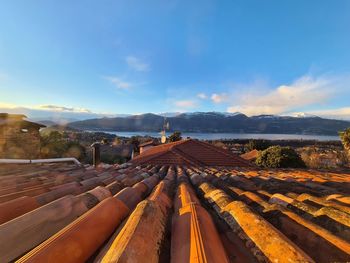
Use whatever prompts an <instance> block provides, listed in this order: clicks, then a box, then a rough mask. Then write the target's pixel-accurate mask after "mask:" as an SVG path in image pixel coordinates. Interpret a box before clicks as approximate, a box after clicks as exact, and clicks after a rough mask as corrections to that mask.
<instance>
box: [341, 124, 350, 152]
mask: <svg viewBox="0 0 350 263" xmlns="http://www.w3.org/2000/svg"><path fill="white" fill-rule="evenodd" d="M339 136H340V139H341V142H342V144H343V146H344V149H345V150H346V151H347V153H348V154H349V155H350V128H347V129H346V130H345V131H343V132H340V133H339Z"/></svg>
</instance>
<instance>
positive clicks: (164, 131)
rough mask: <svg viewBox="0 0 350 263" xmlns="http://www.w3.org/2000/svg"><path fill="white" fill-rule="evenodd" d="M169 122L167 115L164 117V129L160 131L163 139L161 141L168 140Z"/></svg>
mask: <svg viewBox="0 0 350 263" xmlns="http://www.w3.org/2000/svg"><path fill="white" fill-rule="evenodd" d="M169 127H170V126H169V122H166V117H164V122H163V129H162V131H161V132H160V134H161V139H160V141H161V142H162V143H165V142H166V130H169Z"/></svg>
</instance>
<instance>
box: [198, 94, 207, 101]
mask: <svg viewBox="0 0 350 263" xmlns="http://www.w3.org/2000/svg"><path fill="white" fill-rule="evenodd" d="M197 97H198V98H200V99H202V100H205V99H207V98H208V96H207V95H206V94H205V93H198V94H197Z"/></svg>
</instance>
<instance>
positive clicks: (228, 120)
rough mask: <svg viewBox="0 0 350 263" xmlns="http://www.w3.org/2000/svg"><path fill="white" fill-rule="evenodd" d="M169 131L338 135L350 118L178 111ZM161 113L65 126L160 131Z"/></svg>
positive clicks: (162, 119) (84, 128)
mask: <svg viewBox="0 0 350 263" xmlns="http://www.w3.org/2000/svg"><path fill="white" fill-rule="evenodd" d="M166 120H167V122H169V124H170V130H171V131H182V132H216V133H217V132H225V133H271V134H277V133H279V134H314V135H337V134H338V131H341V130H344V129H345V128H348V127H350V122H348V121H341V120H332V119H323V118H320V117H303V118H299V117H290V116H275V115H259V116H252V117H248V116H246V115H244V114H242V113H235V114H226V113H220V112H195V113H181V114H179V115H176V116H174V117H167V118H166ZM163 124H164V117H163V116H160V115H156V114H152V113H147V114H141V115H132V116H127V117H115V118H99V119H90V120H83V121H76V122H72V123H69V124H68V126H69V127H72V128H77V129H82V130H105V131H147V132H156V131H160V130H161V129H162V127H163Z"/></svg>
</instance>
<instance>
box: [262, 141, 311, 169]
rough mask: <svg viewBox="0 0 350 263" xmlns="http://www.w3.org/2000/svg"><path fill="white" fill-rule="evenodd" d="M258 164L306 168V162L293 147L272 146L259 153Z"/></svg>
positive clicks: (271, 166) (273, 166)
mask: <svg viewBox="0 0 350 263" xmlns="http://www.w3.org/2000/svg"><path fill="white" fill-rule="evenodd" d="M256 164H257V165H258V166H261V167H268V168H288V167H290V168H304V167H305V163H304V161H303V160H302V159H301V157H300V155H299V154H298V153H297V152H296V151H294V149H293V148H291V147H281V146H271V147H269V148H267V149H266V150H264V151H262V152H260V153H259V156H258V158H257V159H256Z"/></svg>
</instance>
